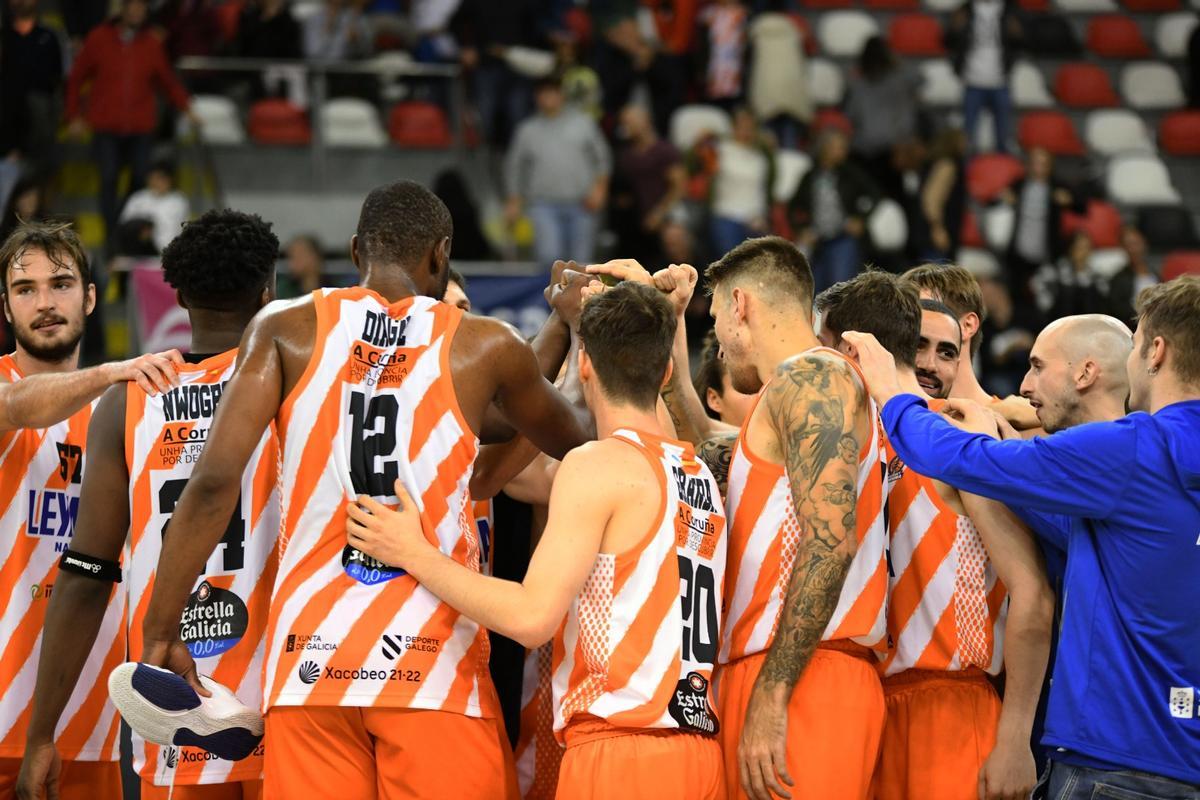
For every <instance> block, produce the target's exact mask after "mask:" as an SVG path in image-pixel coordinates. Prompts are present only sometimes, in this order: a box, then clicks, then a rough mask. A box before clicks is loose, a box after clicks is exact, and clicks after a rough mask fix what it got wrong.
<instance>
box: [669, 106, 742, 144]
mask: <svg viewBox="0 0 1200 800" xmlns="http://www.w3.org/2000/svg"><path fill="white" fill-rule="evenodd" d="M732 131H733V121H732V120H731V119H730V118H729V114H728V112H726V111H725V110H724V109H722V108H717V107H716V106H706V105H699V104H697V105H689V106H681V107H680V108H679V109H678V110H677V111H676V112H675V113H674V114H672V115H671V144H673V145H675V146H676V147H677V148H679V150H680V151H681V152H686V151H688V150H691V149H692V146H693V145H694V144H696V142H698V141H700V138H701V137H703V136H704V135H705V134H710V133H711V134H715V135H716V136H718V137H723V136H728V135H729V134H730V133H731V132H732Z"/></svg>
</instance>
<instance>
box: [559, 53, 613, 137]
mask: <svg viewBox="0 0 1200 800" xmlns="http://www.w3.org/2000/svg"><path fill="white" fill-rule="evenodd" d="M553 38H554V49H555V51H556V54H557V57H558V59H557V60H558V66H557V70H558V72H559V73H560V74H561V75H562V87H563V95H564V96H565V97H566V101H567V105H570V106H573V107H575V108H576V109H578V110H580V111H582V112H583V113H585V114H587V115H588V116H589V117H591V118H592V119H594V120H596V121H597V122H599V121H600V120H601V118H602V117H603V115H604V108H603V105H602V101H603V97H604V90H603V85H602V83H601V81H600V76H599V75H598V74H597V73H596V70H594V69H592V68H591V67H590V66H588V65H587V64H586V63H584V62H583V61H582V60H581V59H580V57H579V56H580V54H579V42H578V41H577V40H576V38H575V35H574V34H573V33H572V32H571V31H561V32H559V33H556V34H554V37H553Z"/></svg>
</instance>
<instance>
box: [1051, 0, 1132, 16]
mask: <svg viewBox="0 0 1200 800" xmlns="http://www.w3.org/2000/svg"><path fill="white" fill-rule="evenodd" d="M1054 5H1055V7H1056V8H1057V9H1058V10H1059V11H1064V12H1066V13H1068V14H1099V13H1103V12H1105V11H1116V10H1117V4H1116V3H1115V2H1113V0H1054Z"/></svg>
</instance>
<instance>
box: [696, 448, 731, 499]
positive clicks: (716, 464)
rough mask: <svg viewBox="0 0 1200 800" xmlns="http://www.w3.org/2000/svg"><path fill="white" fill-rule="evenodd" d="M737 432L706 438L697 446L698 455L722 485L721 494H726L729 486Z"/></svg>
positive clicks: (719, 484)
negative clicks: (730, 466)
mask: <svg viewBox="0 0 1200 800" xmlns="http://www.w3.org/2000/svg"><path fill="white" fill-rule="evenodd" d="M737 437H738V435H737V434H736V433H723V434H721V435H720V436H714V437H712V438H711V439H705V440H704V441H703V442H701V443H700V444H699V446H697V447H696V457H697V458H699V459H700V460H701V461H703V462H704V463H705V464H707V465H708V468H709V469H710V470H711V471H712V474H713V477H714V478H716V479H717V485H718V486H720V487H721V496H722V497H724V496H725V492H726V489H728V487H729V463H730V462H731V461H732V460H733V448H734V446H735V445H736V444H737Z"/></svg>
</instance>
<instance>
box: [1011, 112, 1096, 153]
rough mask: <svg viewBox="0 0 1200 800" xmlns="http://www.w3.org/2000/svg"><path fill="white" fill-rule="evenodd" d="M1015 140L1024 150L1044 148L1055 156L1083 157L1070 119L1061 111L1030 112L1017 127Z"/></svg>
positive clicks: (1081, 143)
mask: <svg viewBox="0 0 1200 800" xmlns="http://www.w3.org/2000/svg"><path fill="white" fill-rule="evenodd" d="M1017 140H1018V141H1019V142H1020V143H1021V147H1022V148H1024V149H1025V150H1028V149H1030V148H1031V147H1044V148H1045V149H1047V150H1049V151H1050V152H1051V153H1054V154H1055V155H1056V156H1081V155H1083V142H1081V141H1080V140H1079V135H1078V134H1077V133H1075V126H1074V125H1073V124H1072V123H1071V118H1070V117H1068V116H1067V115H1066V114H1064V113H1062V112H1061V111H1031V112H1029V113H1028V114H1025V115H1023V116H1022V117H1021V121H1020V123H1018V125H1017Z"/></svg>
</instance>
